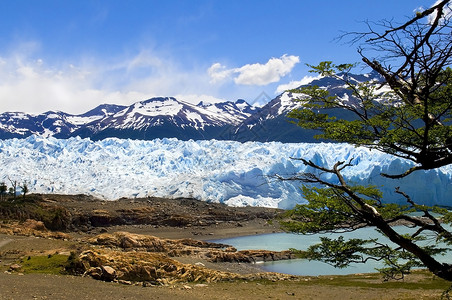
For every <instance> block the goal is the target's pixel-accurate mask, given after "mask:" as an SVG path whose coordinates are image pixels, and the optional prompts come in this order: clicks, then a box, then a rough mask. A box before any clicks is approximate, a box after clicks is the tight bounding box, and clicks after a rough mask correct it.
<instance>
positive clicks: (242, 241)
mask: <svg viewBox="0 0 452 300" xmlns="http://www.w3.org/2000/svg"><path fill="white" fill-rule="evenodd" d="M395 228H396V230H397V231H398V232H399V233H408V232H409V230H410V229H408V228H406V227H404V226H397V227H395ZM339 235H343V236H344V237H345V238H346V239H349V238H361V239H368V238H378V239H379V242H385V243H391V242H390V241H389V240H388V239H387V238H386V237H384V236H382V235H381V234H380V233H379V232H377V231H376V230H375V229H374V228H370V227H368V228H362V229H359V230H356V231H355V232H347V233H342V234H322V235H320V234H313V235H299V234H291V233H271V234H262V235H253V236H243V237H236V238H229V239H221V240H214V241H212V242H217V243H223V244H228V245H231V246H234V247H235V248H237V250H250V249H262V250H272V251H282V250H287V249H289V248H295V249H299V250H306V249H307V248H308V247H309V246H310V245H314V244H317V243H319V242H320V236H327V237H330V238H336V237H338V236H339ZM433 242H434V240H429V241H426V243H433ZM451 259H452V253H451V252H449V253H448V254H447V255H446V256H441V257H440V258H439V260H440V261H446V260H449V261H450V260H451ZM260 266H261V267H262V269H264V270H265V271H269V272H278V273H285V274H292V275H306V276H318V275H346V274H355V273H373V272H376V270H375V268H380V267H382V264H381V263H378V262H374V261H369V262H367V263H366V264H352V265H350V266H349V267H347V268H344V269H337V268H334V267H332V266H330V265H328V264H326V263H322V262H318V261H308V260H305V259H294V260H284V261H275V262H264V263H261V264H260Z"/></svg>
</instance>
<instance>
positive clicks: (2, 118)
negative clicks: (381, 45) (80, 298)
mask: <svg viewBox="0 0 452 300" xmlns="http://www.w3.org/2000/svg"><path fill="white" fill-rule="evenodd" d="M351 76H352V78H353V80H355V81H356V82H363V81H367V80H370V79H371V78H372V77H375V76H376V74H372V73H371V74H367V75H351ZM309 84H310V85H317V86H319V87H322V88H324V89H328V90H329V91H330V93H331V94H334V95H337V96H339V97H341V98H344V99H347V101H353V97H352V95H351V91H350V90H347V89H346V88H345V87H344V85H343V82H342V81H340V80H338V79H335V78H332V77H323V78H320V79H316V80H313V81H312V82H311V83H309ZM297 97H299V95H295V94H292V93H290V92H284V93H282V94H280V95H278V96H277V97H276V98H274V99H273V100H271V101H269V102H268V103H267V104H266V105H264V106H262V107H255V106H252V105H250V104H248V103H247V102H246V101H245V100H242V99H239V100H237V101H235V102H232V101H227V102H222V103H206V102H202V101H200V102H199V103H198V104H196V105H194V104H191V103H188V102H185V101H182V100H178V99H176V98H173V97H158V98H151V99H148V100H144V101H140V102H136V103H134V104H132V105H130V106H123V105H113V104H103V105H100V106H98V107H96V108H94V109H92V110H90V111H88V112H86V113H84V114H80V115H72V114H68V113H65V112H61V111H48V112H45V113H42V114H38V115H32V114H27V113H23V112H5V113H2V114H0V139H10V138H26V137H28V136H30V135H39V136H44V137H49V136H53V137H55V138H60V139H66V138H70V137H75V136H80V137H82V138H86V137H89V138H91V139H92V140H101V139H104V138H107V137H118V138H130V139H141V140H152V139H155V138H178V139H180V140H190V139H193V140H209V139H217V140H235V141H241V142H244V141H260V142H268V141H280V142H316V141H317V140H315V139H314V135H315V133H316V132H314V131H313V130H305V129H301V128H300V127H298V126H297V125H296V124H294V123H292V122H290V120H289V119H288V118H287V114H288V113H289V112H290V111H291V110H293V109H295V108H297V107H300V105H301V104H300V102H297V101H295V100H296V99H297ZM336 113H339V114H343V113H345V112H336Z"/></svg>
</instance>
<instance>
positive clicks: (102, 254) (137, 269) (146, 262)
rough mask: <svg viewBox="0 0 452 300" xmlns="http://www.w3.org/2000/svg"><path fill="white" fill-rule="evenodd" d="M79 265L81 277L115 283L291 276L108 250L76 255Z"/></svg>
mask: <svg viewBox="0 0 452 300" xmlns="http://www.w3.org/2000/svg"><path fill="white" fill-rule="evenodd" d="M79 265H80V266H81V268H82V269H83V270H84V275H85V276H91V277H93V278H95V279H99V280H105V281H118V282H147V283H150V284H155V285H166V284H174V283H178V282H218V281H231V280H237V279H247V280H252V279H263V278H266V279H270V280H284V279H291V278H294V276H290V275H283V274H275V273H257V274H246V275H240V274H235V273H229V272H222V271H217V270H211V269H207V268H205V267H202V266H197V265H188V264H182V263H180V262H178V261H176V260H174V259H171V258H169V257H168V256H166V255H164V254H162V253H150V252H123V251H119V250H111V249H91V250H87V251H85V252H83V253H81V254H80V256H79Z"/></svg>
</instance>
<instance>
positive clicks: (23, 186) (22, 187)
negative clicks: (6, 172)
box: [20, 182, 29, 199]
mask: <svg viewBox="0 0 452 300" xmlns="http://www.w3.org/2000/svg"><path fill="white" fill-rule="evenodd" d="M20 188H21V190H22V197H23V198H24V199H25V196H26V194H27V193H28V191H29V190H28V185H27V183H26V182H24V183H23V184H22V185H21V186H20Z"/></svg>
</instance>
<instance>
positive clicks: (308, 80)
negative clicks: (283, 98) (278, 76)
mask: <svg viewBox="0 0 452 300" xmlns="http://www.w3.org/2000/svg"><path fill="white" fill-rule="evenodd" d="M321 77H322V76H320V75H319V76H305V77H303V78H302V79H301V80H298V81H291V82H289V83H285V84H281V85H279V86H278V87H277V88H276V91H275V93H276V94H281V93H283V92H285V91H287V90H291V89H295V88H297V87H299V86H301V85H305V84H309V83H311V82H312V81H313V80H316V79H320V78H321Z"/></svg>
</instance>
